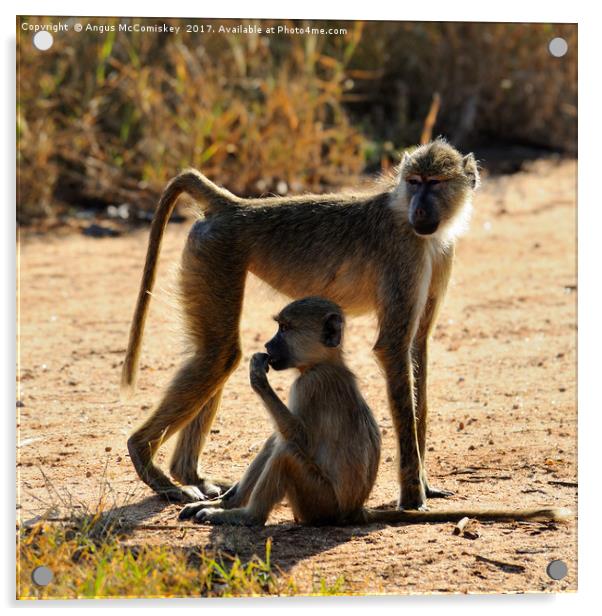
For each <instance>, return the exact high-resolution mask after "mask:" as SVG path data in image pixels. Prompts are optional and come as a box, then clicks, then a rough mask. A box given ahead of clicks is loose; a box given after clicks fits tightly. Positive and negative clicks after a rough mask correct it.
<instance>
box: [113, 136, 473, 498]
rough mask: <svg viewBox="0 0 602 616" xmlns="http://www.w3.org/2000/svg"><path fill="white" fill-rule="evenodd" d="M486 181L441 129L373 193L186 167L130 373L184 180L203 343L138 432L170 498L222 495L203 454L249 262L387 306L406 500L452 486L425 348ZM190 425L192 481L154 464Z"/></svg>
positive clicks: (191, 327)
mask: <svg viewBox="0 0 602 616" xmlns="http://www.w3.org/2000/svg"><path fill="white" fill-rule="evenodd" d="M478 183H479V173H478V170H477V164H476V162H475V159H474V157H473V155H472V154H468V155H467V156H462V155H461V154H460V153H459V152H458V151H457V150H456V149H455V148H453V147H452V146H451V145H449V144H448V143H446V142H445V141H444V140H442V139H437V140H435V141H433V142H432V143H429V144H427V145H424V146H421V147H419V148H417V149H416V150H414V151H413V152H412V153H411V154H405V155H404V158H403V160H402V162H401V164H400V165H399V168H398V169H397V173H396V174H395V177H391V178H389V179H387V180H383V181H381V182H378V183H377V184H376V185H375V187H374V188H373V189H372V190H370V191H368V192H364V193H353V192H351V193H346V194H326V195H302V196H296V197H269V198H265V199H242V198H239V197H237V196H235V195H233V194H232V193H230V192H228V191H227V190H225V189H223V188H220V187H218V186H216V185H215V184H213V183H212V182H211V181H209V180H208V179H207V178H205V177H204V176H203V175H201V174H200V173H199V172H197V171H194V170H189V171H185V172H183V173H181V174H180V175H178V176H177V177H176V178H174V179H173V180H172V181H171V182H170V183H169V185H168V186H167V188H166V189H165V192H164V193H163V195H162V197H161V200H160V202H159V205H158V208H157V211H156V213H155V217H154V220H153V223H152V226H151V231H150V238H149V244H148V251H147V255H146V263H145V266H144V273H143V276H142V281H141V286H140V292H139V294H138V303H137V306H136V311H135V313H134V318H133V322H132V327H131V332H130V339H129V344H128V350H127V354H126V357H125V363H124V366H123V374H122V385H123V387H124V388H125V389H129V388H132V387H133V385H134V381H135V375H136V369H137V365H138V359H139V355H140V345H141V339H142V332H143V328H144V322H145V320H146V315H147V312H148V306H149V301H150V293H151V291H152V288H153V283H154V281H155V275H156V269H157V261H158V257H159V249H160V245H161V240H162V237H163V232H164V229H165V226H166V224H167V221H168V219H169V216H170V214H171V212H172V210H173V208H174V206H175V202H176V199H177V198H178V196H179V195H180V194H181V193H183V192H186V193H188V194H189V195H190V196H191V197H193V198H194V199H195V200H196V201H197V202H198V204H199V209H200V210H202V212H203V213H204V217H203V218H201V219H200V220H198V221H197V222H195V223H194V225H193V226H192V229H191V231H190V234H189V236H188V241H187V244H186V247H185V249H184V254H183V257H182V267H181V273H180V289H181V302H182V306H183V310H184V316H185V326H186V331H187V334H188V336H189V338H190V341H191V343H192V346H193V348H194V353H193V354H192V356H191V357H190V358H189V359H188V360H187V361H186V362H185V363H184V364H183V365H182V366H181V367H180V369H179V371H178V373H177V374H176V376H175V377H174V378H173V380H172V382H171V383H170V385H169V387H168V388H167V391H166V392H165V394H164V397H163V399H162V400H161V402H160V403H159V405H158V407H157V408H156V409H155V411H154V412H153V414H152V415H151V417H149V418H148V419H147V421H146V422H145V423H144V424H143V425H142V426H141V427H140V428H139V429H138V430H136V431H135V432H134V434H133V435H132V436H131V437H130V439H129V441H128V448H129V451H130V455H131V459H132V462H133V463H134V466H135V468H136V471H137V472H138V475H139V476H140V477H141V479H142V480H143V481H144V482H145V483H147V484H148V485H149V486H150V487H151V488H153V489H154V490H155V491H156V492H157V493H158V494H161V495H163V496H164V497H166V498H170V499H176V500H190V499H192V500H197V499H198V498H201V497H203V496H213V495H216V494H218V493H219V490H218V489H217V488H216V487H215V486H212V485H211V484H210V483H209V482H208V481H206V480H204V479H202V478H201V477H199V476H198V474H197V461H198V456H199V453H200V451H201V449H202V446H203V443H204V441H205V438H206V435H207V433H208V431H209V427H210V425H211V422H212V421H213V418H214V416H215V413H216V411H217V408H218V405H219V400H220V396H221V392H222V388H223V386H224V384H225V382H226V380H227V378H228V377H229V375H230V374H231V373H232V371H233V370H234V369H235V368H236V366H237V364H238V362H239V361H240V357H241V352H240V337H239V320H240V311H241V306H242V299H243V291H244V286H245V279H246V275H247V272H248V271H251V272H253V273H254V274H256V275H257V276H258V277H259V278H261V279H263V280H264V281H266V282H267V283H269V284H270V285H271V286H272V287H274V288H275V289H277V290H278V291H281V292H283V293H285V294H286V295H289V296H290V297H292V298H300V297H304V296H308V295H320V296H323V297H326V298H328V299H330V300H332V301H335V302H337V303H338V304H340V305H341V306H342V307H343V309H345V310H346V311H348V312H350V313H361V312H366V311H374V312H375V313H376V315H377V317H378V324H379V333H378V338H377V341H376V345H375V347H374V351H375V353H376V355H377V358H378V359H379V361H380V364H381V366H382V368H383V370H384V372H385V375H386V380H387V392H388V397H389V402H390V406H391V413H392V416H393V423H394V425H395V429H396V432H397V437H398V445H399V476H400V481H401V493H400V499H399V505H400V506H402V507H404V508H406V509H419V508H421V507H423V506H424V505H425V499H426V497H427V496H430V497H434V496H444V495H447V494H449V493H446V492H444V491H442V490H437V489H435V488H433V487H432V486H431V485H429V483H428V479H427V475H426V469H425V466H424V451H425V434H426V422H427V400H426V386H427V346H428V338H429V334H430V332H431V330H432V328H433V325H434V322H435V318H436V315H437V312H438V310H439V308H440V306H441V302H442V300H443V297H444V295H445V290H446V287H447V283H448V280H449V277H450V271H451V265H452V260H453V254H454V243H455V240H456V237H457V236H458V234H459V232H460V231H461V230H462V228H463V227H464V226H465V223H466V221H467V219H468V215H469V212H470V206H471V197H472V194H473V191H474V190H475V188H476V187H477V185H478ZM178 431H180V435H179V440H178V443H177V446H176V449H175V453H174V457H173V459H172V462H171V466H170V470H171V475H172V477H173V478H174V479H175V480H177V481H178V482H179V483H180V484H181V485H180V486H176V485H175V484H174V483H173V482H172V481H171V480H170V479H169V478H168V477H167V476H166V475H165V474H164V473H163V472H161V471H160V470H159V469H158V468H157V467H156V466H155V465H154V464H153V457H154V455H155V453H156V451H157V449H158V447H159V446H160V444H161V443H162V442H163V441H165V440H167V439H168V438H169V437H170V436H172V435H173V434H175V433H176V432H178Z"/></svg>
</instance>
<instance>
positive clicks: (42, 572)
mask: <svg viewBox="0 0 602 616" xmlns="http://www.w3.org/2000/svg"><path fill="white" fill-rule="evenodd" d="M53 578H54V575H53V573H52V571H50V569H49V568H48V567H36V568H35V569H34V570H33V571H32V572H31V579H32V580H33V583H34V584H35V585H36V586H48V584H50V582H52V580H53Z"/></svg>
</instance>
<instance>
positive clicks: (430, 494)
mask: <svg viewBox="0 0 602 616" xmlns="http://www.w3.org/2000/svg"><path fill="white" fill-rule="evenodd" d="M424 491H425V492H426V497H427V498H447V497H448V496H453V495H454V493H453V492H452V491H451V490H443V489H441V488H433V487H432V486H429V485H428V484H427V486H426V487H425V490H424Z"/></svg>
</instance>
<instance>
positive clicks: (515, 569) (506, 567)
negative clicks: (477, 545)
mask: <svg viewBox="0 0 602 616" xmlns="http://www.w3.org/2000/svg"><path fill="white" fill-rule="evenodd" d="M475 558H476V559H477V560H478V561H480V562H482V563H487V564H488V565H494V566H495V567H498V568H499V569H502V571H506V572H507V573H524V572H525V567H523V565H515V564H514V563H505V562H504V561H503V560H494V559H493V558H486V557H485V556H479V555H478V554H477V555H476V556H475Z"/></svg>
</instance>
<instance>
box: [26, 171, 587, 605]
mask: <svg viewBox="0 0 602 616" xmlns="http://www.w3.org/2000/svg"><path fill="white" fill-rule="evenodd" d="M576 172H577V165H576V161H550V160H548V161H539V162H537V163H535V164H533V165H531V166H530V167H529V168H528V169H527V170H526V171H524V172H521V173H518V174H515V175H512V176H502V177H497V178H490V179H485V181H484V184H483V187H482V190H481V191H480V193H479V194H478V196H477V198H476V200H475V212H474V216H473V221H472V225H471V230H470V231H469V233H468V234H467V235H466V236H465V237H464V238H462V239H461V241H460V243H459V247H458V251H457V260H456V265H455V271H454V276H453V280H452V284H451V287H450V289H449V293H448V296H447V300H446V303H445V306H444V309H443V311H442V314H441V317H440V321H439V323H438V325H437V328H436V331H435V333H434V339H433V343H432V345H431V356H430V374H429V376H430V387H429V400H430V426H429V437H428V442H427V445H428V454H427V464H428V467H429V470H430V476H431V479H432V482H433V484H435V485H436V486H440V487H444V488H448V489H451V490H453V491H454V493H455V495H454V496H453V497H451V498H449V499H448V500H447V501H441V500H431V501H429V505H430V507H431V508H432V509H440V508H443V507H462V506H467V505H470V506H474V507H481V508H485V507H494V506H505V507H529V506H539V505H546V504H551V505H559V506H568V507H570V508H572V509H573V511H575V512H576V505H577V502H576V500H577V483H576V482H577V478H576V473H577V459H576V439H577V433H576V428H577V417H576V367H575V366H576V227H575V225H576V203H575V198H576ZM188 226H189V225H188V224H186V223H185V224H183V225H170V226H169V228H168V231H167V234H166V238H165V244H164V249H163V252H162V258H161V265H160V274H159V282H158V289H157V292H156V294H155V297H154V300H153V302H152V307H151V314H150V318H149V321H148V325H147V329H146V336H145V342H144V347H143V355H142V371H141V374H140V381H139V390H138V393H137V395H136V397H135V398H134V399H133V401H130V402H128V403H123V402H121V401H120V399H119V391H118V384H119V378H120V367H121V362H122V359H123V355H124V350H125V344H126V340H127V333H128V328H129V322H130V318H131V315H132V311H133V306H134V301H135V297H136V293H137V289H138V283H139V277H140V273H141V267H142V263H143V258H144V254H145V250H146V241H147V233H148V232H147V231H146V230H141V231H139V232H135V233H133V234H128V235H124V236H121V237H118V238H108V239H94V238H89V237H84V236H81V235H75V234H71V235H68V236H66V237H57V236H52V235H50V234H46V235H44V236H32V235H27V236H25V235H24V234H22V237H21V240H20V243H19V246H20V375H19V379H20V382H19V386H20V391H19V392H18V397H19V401H20V402H18V403H17V405H18V408H17V411H18V422H19V429H18V438H19V450H18V469H17V471H18V479H19V491H18V503H19V504H18V507H19V515H20V518H21V519H22V520H27V519H28V518H31V517H32V516H34V515H36V514H40V513H43V512H44V511H45V510H46V509H47V508H48V506H50V505H52V504H53V505H55V506H57V507H58V512H59V513H58V515H60V511H61V509H65V508H68V507H69V506H75V507H82V508H83V507H84V506H91V507H94V506H95V504H96V503H97V502H98V499H99V495H100V494H102V493H103V485H105V488H104V494H105V501H106V503H107V504H108V505H109V506H111V505H112V506H116V507H118V508H119V510H118V511H117V512H116V513H117V514H118V515H119V516H120V517H122V518H124V519H129V520H131V521H134V522H136V524H138V528H136V529H135V530H134V531H133V532H132V534H131V535H130V536H129V539H128V541H129V542H130V543H132V544H145V543H157V544H164V543H168V544H173V545H182V546H198V547H203V546H205V547H208V548H211V547H214V548H221V549H223V550H226V551H227V552H231V553H237V554H239V555H240V556H241V558H248V557H250V556H252V555H253V554H254V553H257V554H259V555H260V556H262V555H263V554H264V546H265V541H266V539H267V538H268V537H272V540H273V544H272V561H273V562H274V563H275V564H276V565H277V566H278V567H280V568H281V569H282V571H283V574H284V575H292V576H293V577H294V578H295V580H296V581H297V584H298V585H299V588H300V590H301V591H302V592H311V591H312V590H315V589H316V585H317V584H318V583H319V580H320V579H322V578H323V579H325V580H326V581H328V582H329V583H333V582H335V580H337V578H339V577H340V576H342V578H343V582H342V583H343V588H345V589H346V590H347V591H349V592H354V593H386V594H400V593H430V592H435V593H448V592H459V593H466V592H484V593H492V592H529V591H536V592H539V591H543V592H553V591H566V590H576V588H577V561H576V555H577V534H576V519H573V520H572V521H570V522H569V523H566V524H564V523H560V524H541V523H498V524H484V523H483V524H481V525H480V527H479V530H480V537H478V538H477V539H468V538H466V537H460V536H455V535H453V534H452V529H453V524H435V525H425V526H396V527H386V526H383V525H373V526H369V527H364V528H361V527H347V528H303V527H299V526H295V525H294V524H293V523H292V515H291V511H290V509H289V508H288V507H287V506H286V504H283V505H282V506H280V507H279V508H278V509H277V510H276V511H275V512H274V514H273V515H272V517H271V518H270V520H269V524H268V525H267V526H266V527H265V528H263V529H259V530H258V529H244V528H243V529H240V528H230V527H216V528H210V527H207V526H197V525H194V524H193V523H181V522H179V521H178V520H177V514H178V511H179V506H176V505H168V504H165V503H163V502H161V501H159V500H158V499H157V498H156V497H154V496H153V494H152V492H151V491H150V490H149V489H147V488H146V487H145V486H144V485H142V484H141V482H140V481H139V480H138V479H137V477H136V474H135V472H134V470H133V467H132V465H131V463H130V460H129V458H128V453H127V449H126V439H127V436H128V435H129V434H130V433H131V431H132V430H133V429H134V427H135V426H136V425H137V424H138V423H139V422H141V421H142V420H143V418H145V417H146V416H147V415H148V413H149V412H150V410H151V407H152V405H153V404H154V403H156V402H157V400H158V398H159V396H160V393H161V390H162V388H163V387H164V386H165V385H166V384H167V382H168V380H169V378H170V376H171V375H172V374H173V372H174V370H175V367H176V365H177V364H178V362H179V361H180V358H181V356H182V348H183V347H182V344H181V336H180V333H179V331H178V318H177V316H176V312H177V311H175V310H174V308H173V305H174V302H173V299H172V296H171V294H170V290H169V289H170V286H172V284H173V280H174V273H175V264H176V263H177V261H178V258H179V254H180V251H181V249H182V247H183V244H184V239H185V237H186V233H187V229H188ZM285 301H286V300H285V298H283V297H281V296H278V295H276V294H274V293H273V292H271V291H270V290H269V289H266V288H265V287H263V286H262V285H260V283H259V282H258V281H257V280H255V279H250V280H249V282H248V287H247V294H246V301H245V308H244V313H243V321H242V337H243V347H244V359H243V362H242V363H241V365H240V367H239V368H238V370H237V371H236V373H235V374H234V376H233V378H232V379H231V380H230V381H229V383H228V385H227V387H226V390H225V394H224V398H223V404H222V409H221V412H220V413H219V414H218V416H217V419H216V421H215V423H214V425H213V428H212V430H211V438H210V440H209V442H208V443H207V446H206V447H205V451H204V453H203V456H202V466H203V470H204V472H205V473H206V474H207V475H209V476H220V477H225V478H227V479H231V480H236V479H237V478H239V477H240V475H241V473H242V472H243V471H244V469H245V467H246V466H247V465H248V464H249V462H250V460H251V459H252V457H253V455H254V454H255V453H256V452H257V451H258V449H259V447H260V445H261V443H262V442H263V441H264V439H265V438H267V436H268V435H269V434H270V424H269V421H268V419H267V416H266V413H265V412H264V410H263V408H262V407H261V405H260V403H259V401H258V400H257V399H256V397H255V396H254V394H253V392H252V391H251V389H250V387H249V385H248V375H247V365H248V359H249V357H250V355H251V354H252V353H253V352H255V351H257V350H261V349H262V347H263V342H264V341H265V340H267V339H268V337H269V336H270V335H271V333H272V328H273V323H272V321H271V318H270V317H271V315H272V314H273V313H274V312H275V311H277V310H278V309H279V308H280V307H281V306H282V305H283V304H284V303H285ZM375 336H376V332H375V324H374V320H373V319H372V318H371V317H359V318H355V319H352V320H350V324H349V328H348V333H347V340H346V349H347V357H348V361H349V364H350V365H351V367H352V369H353V370H355V371H356V372H357V374H358V376H359V382H360V386H361V389H362V391H363V393H364V395H365V396H366V398H367V400H368V402H369V403H370V406H371V407H372V409H373V410H374V412H375V414H376V416H377V418H378V422H379V425H380V427H381V430H382V433H383V441H384V443H383V445H384V447H383V455H382V460H381V466H380V470H379V475H378V480H377V484H376V486H375V489H374V491H373V493H372V496H371V498H370V501H369V504H370V505H373V506H377V505H381V504H383V503H389V502H391V501H392V500H393V499H395V498H396V497H397V495H398V485H397V478H396V462H395V455H396V454H395V444H394V431H393V427H392V423H391V418H390V415H389V411H388V406H387V401H386V393H385V388H384V381H383V378H382V376H381V374H380V372H379V369H378V367H377V364H376V362H375V359H374V356H373V354H372V352H371V348H372V345H373V343H374V341H375ZM291 377H292V374H288V373H279V374H274V375H272V376H270V378H271V380H272V383H273V384H275V386H276V388H277V390H278V391H279V392H280V393H281V395H282V396H286V391H287V387H288V384H289V383H290V380H291ZM169 453H170V452H169V445H168V446H167V447H165V448H164V451H161V453H160V455H159V461H160V463H161V464H162V465H163V466H164V468H165V467H166V466H167V463H168V460H169ZM40 468H43V470H44V473H45V474H46V477H47V481H45V480H44V478H43V476H42V473H41V471H40ZM105 482H106V483H105ZM107 490H108V491H107ZM57 493H58V495H60V498H59V496H57ZM553 559H562V560H564V561H565V562H566V563H567V564H568V575H567V576H566V577H565V578H564V579H563V580H562V581H553V580H551V579H550V578H549V577H548V576H547V574H546V566H547V564H548V563H549V562H550V561H551V560H553Z"/></svg>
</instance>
